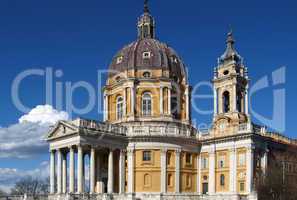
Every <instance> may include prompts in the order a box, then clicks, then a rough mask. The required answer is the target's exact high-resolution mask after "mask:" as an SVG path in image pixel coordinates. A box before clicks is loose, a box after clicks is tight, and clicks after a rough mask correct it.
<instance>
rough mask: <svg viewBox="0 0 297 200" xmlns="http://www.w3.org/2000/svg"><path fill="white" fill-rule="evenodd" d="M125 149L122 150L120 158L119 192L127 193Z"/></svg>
mask: <svg viewBox="0 0 297 200" xmlns="http://www.w3.org/2000/svg"><path fill="white" fill-rule="evenodd" d="M125 171H126V169H125V150H121V151H120V160H119V193H120V194H123V193H125V181H126V175H125Z"/></svg>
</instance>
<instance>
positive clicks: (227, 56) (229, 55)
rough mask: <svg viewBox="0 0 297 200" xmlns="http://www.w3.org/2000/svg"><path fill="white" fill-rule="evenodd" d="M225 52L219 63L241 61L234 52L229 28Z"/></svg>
mask: <svg viewBox="0 0 297 200" xmlns="http://www.w3.org/2000/svg"><path fill="white" fill-rule="evenodd" d="M226 44H227V47H226V50H225V52H224V54H223V55H222V56H221V57H220V62H221V63H224V62H226V61H230V60H234V61H236V62H239V61H241V56H240V55H239V54H238V53H237V51H236V50H235V47H234V44H235V40H234V37H233V30H232V28H230V31H229V32H228V34H227V40H226Z"/></svg>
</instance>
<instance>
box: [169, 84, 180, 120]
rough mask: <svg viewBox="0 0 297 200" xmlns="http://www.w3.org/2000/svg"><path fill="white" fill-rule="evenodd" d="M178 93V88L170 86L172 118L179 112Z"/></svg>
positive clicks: (176, 116)
mask: <svg viewBox="0 0 297 200" xmlns="http://www.w3.org/2000/svg"><path fill="white" fill-rule="evenodd" d="M178 97H179V93H178V90H176V89H175V88H172V90H171V114H172V115H173V116H174V118H178V116H179V114H180V104H179V100H178Z"/></svg>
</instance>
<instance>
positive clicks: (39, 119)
mask: <svg viewBox="0 0 297 200" xmlns="http://www.w3.org/2000/svg"><path fill="white" fill-rule="evenodd" d="M59 120H68V114H67V113H65V112H59V111H57V110H55V109H54V108H53V107H52V106H49V105H45V106H37V107H36V108H34V109H32V111H31V112H29V113H28V114H26V115H24V116H22V117H21V118H20V119H19V123H18V124H14V125H11V126H9V127H7V128H0V158H28V157H32V156H34V155H38V154H44V153H47V149H48V144H47V143H46V142H45V136H46V134H47V133H48V131H49V128H50V126H51V125H53V124H55V123H56V122H57V121H59Z"/></svg>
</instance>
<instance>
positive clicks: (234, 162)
mask: <svg viewBox="0 0 297 200" xmlns="http://www.w3.org/2000/svg"><path fill="white" fill-rule="evenodd" d="M229 153H230V163H229V165H230V166H229V169H230V179H229V187H230V188H229V191H230V192H231V193H236V183H237V179H236V174H237V158H236V157H237V156H236V149H235V148H232V149H230V151H229Z"/></svg>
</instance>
